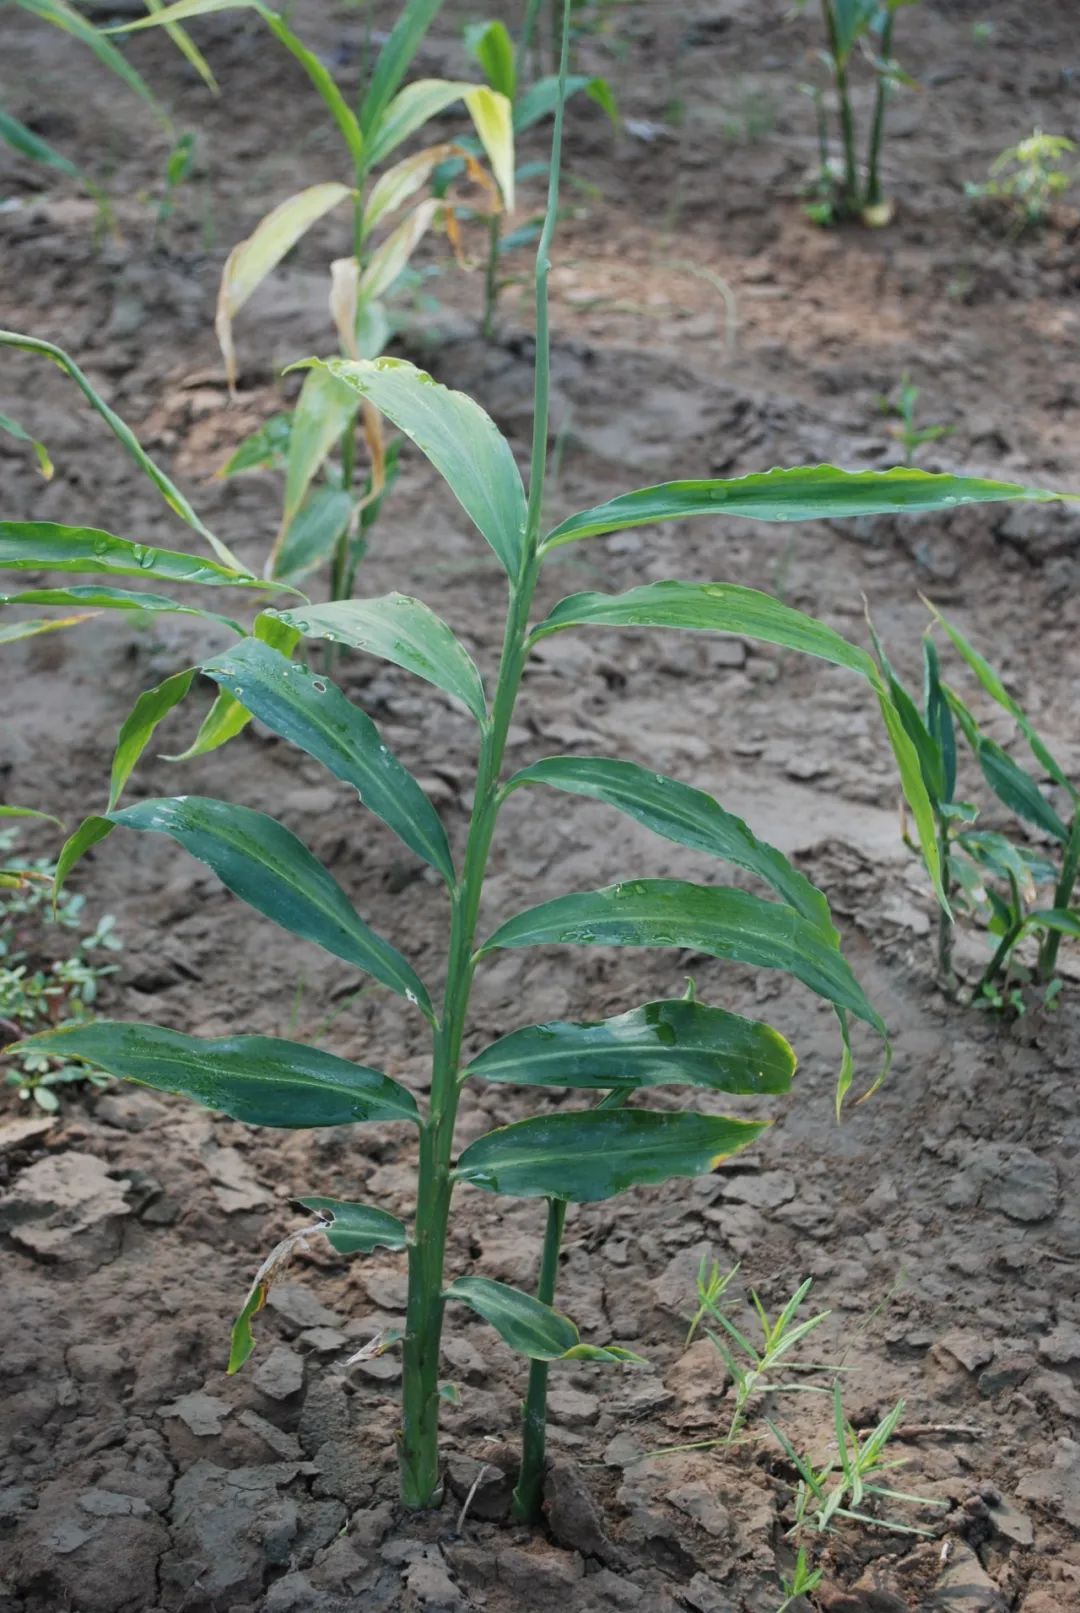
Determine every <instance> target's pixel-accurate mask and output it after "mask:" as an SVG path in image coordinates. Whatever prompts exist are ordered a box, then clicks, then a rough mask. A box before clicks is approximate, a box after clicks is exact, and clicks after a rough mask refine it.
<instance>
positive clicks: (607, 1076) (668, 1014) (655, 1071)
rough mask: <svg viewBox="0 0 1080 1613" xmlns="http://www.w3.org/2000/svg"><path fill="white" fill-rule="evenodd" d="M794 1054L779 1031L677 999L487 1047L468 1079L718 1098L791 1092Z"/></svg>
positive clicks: (535, 1028)
mask: <svg viewBox="0 0 1080 1613" xmlns="http://www.w3.org/2000/svg"><path fill="white" fill-rule="evenodd" d="M794 1073H795V1054H794V1053H793V1052H792V1050H791V1048H790V1046H789V1045H788V1043H787V1042H786V1041H785V1040H784V1038H783V1037H782V1036H781V1035H780V1033H779V1031H775V1030H773V1029H772V1027H771V1026H770V1025H763V1024H761V1023H760V1022H759V1021H757V1020H753V1019H743V1018H741V1017H740V1016H739V1015H738V1014H730V1013H728V1012H727V1011H726V1010H725V1009H723V1008H709V1007H707V1006H706V1005H705V1004H704V1003H699V1002H691V1001H687V1000H686V999H685V998H677V999H676V1000H675V1001H672V1002H655V1003H646V1004H645V1005H644V1006H643V1007H641V1008H632V1009H630V1011H629V1012H628V1013H625V1014H618V1015H616V1016H615V1018H613V1019H602V1020H597V1021H595V1022H594V1023H592V1024H585V1025H574V1024H567V1023H565V1022H563V1021H558V1020H556V1021H554V1022H553V1023H550V1024H546V1025H527V1026H525V1027H524V1028H523V1029H521V1030H517V1031H512V1032H511V1033H510V1035H509V1036H503V1037H501V1038H500V1040H499V1041H497V1042H493V1043H492V1045H491V1046H490V1047H486V1048H485V1049H484V1051H483V1052H482V1053H479V1054H478V1055H477V1057H476V1058H474V1059H471V1060H470V1061H469V1065H468V1069H467V1071H466V1074H468V1075H478V1076H481V1077H482V1078H483V1079H484V1080H485V1081H513V1082H519V1083H522V1084H525V1085H529V1086H553V1087H576V1088H579V1089H582V1090H585V1091H608V1090H614V1089H616V1088H625V1089H627V1090H631V1091H632V1090H634V1089H635V1088H639V1087H654V1086H676V1085H683V1084H685V1085H688V1086H695V1087H705V1088H707V1089H708V1090H710V1091H713V1092H750V1093H753V1092H787V1091H788V1090H789V1088H790V1086H791V1078H792V1076H793V1075H794Z"/></svg>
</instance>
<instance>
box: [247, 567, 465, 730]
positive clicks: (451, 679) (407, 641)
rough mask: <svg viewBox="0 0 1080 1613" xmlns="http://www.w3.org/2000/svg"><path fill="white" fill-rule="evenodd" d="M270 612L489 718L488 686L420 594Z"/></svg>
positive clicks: (300, 630) (299, 629)
mask: <svg viewBox="0 0 1080 1613" xmlns="http://www.w3.org/2000/svg"><path fill="white" fill-rule="evenodd" d="M267 614H268V615H270V616H272V617H273V618H274V619H275V620H277V621H280V622H285V623H286V624H287V625H288V626H290V627H293V628H295V629H296V631H297V632H298V633H301V634H303V636H304V637H305V638H323V639H328V640H329V641H330V642H331V643H332V644H348V645H349V646H350V647H351V648H352V649H354V650H366V651H367V652H368V654H369V655H378V656H381V657H382V659H383V660H384V661H392V662H393V664H394V665H395V666H400V667H404V668H405V670H406V671H407V672H414V673H415V674H416V676H417V677H418V678H424V679H426V681H427V682H428V683H433V684H434V685H435V687H436V688H437V689H442V690H443V691H444V693H446V694H448V695H453V697H454V698H455V700H460V701H461V702H462V704H463V705H465V706H466V707H467V708H468V709H469V711H471V712H472V714H473V716H474V717H475V718H476V720H477V722H479V723H483V722H484V720H485V718H486V715H487V706H486V702H485V699H484V686H483V684H482V683H481V682H480V674H479V672H478V671H477V670H476V665H475V663H474V662H473V660H472V658H471V656H470V655H469V653H468V651H467V650H465V649H464V648H463V647H462V646H461V644H459V642H458V640H457V639H456V638H455V637H454V635H453V633H452V632H451V631H450V629H449V628H448V627H447V625H446V623H445V622H444V621H442V620H441V619H440V618H439V617H438V616H436V615H435V613H434V611H432V610H429V609H428V607H427V606H426V605H425V604H423V602H422V601H421V600H419V599H410V598H408V597H407V595H405V594H383V595H382V597H381V598H379V599H347V600H341V601H339V602H338V603H337V604H335V605H305V606H304V607H303V609H301V610H283V611H269V612H267Z"/></svg>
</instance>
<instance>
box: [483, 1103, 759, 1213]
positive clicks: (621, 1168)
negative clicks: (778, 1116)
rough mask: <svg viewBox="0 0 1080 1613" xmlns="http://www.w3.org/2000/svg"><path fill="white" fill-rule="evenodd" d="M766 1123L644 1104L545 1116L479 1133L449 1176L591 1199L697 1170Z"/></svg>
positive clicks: (500, 1188) (499, 1189)
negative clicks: (663, 1110)
mask: <svg viewBox="0 0 1080 1613" xmlns="http://www.w3.org/2000/svg"><path fill="white" fill-rule="evenodd" d="M766 1128H767V1122H760V1121H751V1120H729V1119H727V1118H726V1117H725V1116H723V1115H698V1114H654V1113H652V1112H651V1111H649V1110H646V1109H590V1110H586V1111H585V1112H584V1113H580V1114H558V1115H543V1116H540V1117H538V1118H537V1119H534V1120H522V1121H519V1122H518V1124H517V1125H514V1126H502V1127H501V1128H500V1129H499V1130H498V1131H489V1132H488V1133H487V1135H486V1136H484V1137H480V1138H478V1139H477V1141H476V1142H474V1143H471V1144H470V1145H469V1147H468V1148H466V1150H465V1152H464V1153H463V1154H462V1156H461V1158H460V1159H459V1161H458V1164H457V1169H456V1170H455V1172H454V1176H455V1178H456V1179H457V1180H458V1181H459V1182H468V1183H470V1184H471V1185H472V1186H473V1187H479V1188H482V1189H483V1191H484V1192H485V1193H506V1194H508V1195H510V1196H511V1197H512V1198H555V1199H566V1200H569V1201H570V1202H571V1203H574V1204H594V1203H596V1202H597V1201H598V1200H600V1199H609V1198H612V1197H614V1195H615V1194H616V1193H622V1192H624V1191H625V1190H626V1189H627V1188H629V1187H646V1186H653V1185H654V1184H656V1183H658V1182H666V1181H669V1180H670V1179H671V1178H672V1177H673V1176H703V1175H705V1174H706V1173H707V1172H709V1171H712V1170H715V1169H716V1167H717V1165H719V1164H720V1162H721V1161H722V1160H724V1159H727V1158H728V1157H729V1155H731V1154H734V1153H736V1152H737V1151H738V1150H739V1149H740V1148H745V1147H746V1146H747V1144H748V1143H752V1142H753V1141H754V1139H755V1138H756V1137H758V1136H760V1134H761V1133H762V1132H763V1131H765V1130H766Z"/></svg>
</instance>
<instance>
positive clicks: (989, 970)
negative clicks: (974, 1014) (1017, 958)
mask: <svg viewBox="0 0 1080 1613" xmlns="http://www.w3.org/2000/svg"><path fill="white" fill-rule="evenodd" d="M1026 922H1027V921H1026V919H1025V918H1024V917H1023V915H1021V917H1020V918H1018V919H1017V920H1016V921H1015V923H1013V924H1011V925H1010V926H1009V928H1008V929H1007V930H1006V931H1005V934H1004V935H1003V936H1002V937H1001V940H1000V942H999V943H998V949H997V951H996V952H995V953H994V956H993V957H992V958H991V959H990V962H989V963H988V964H987V966H986V968H985V969H984V970H983V973H982V975H981V976H980V979H979V983H978V985H977V986H976V987H975V990H974V991H973V992H972V994H971V1001H972V1002H973V1003H977V1002H978V1000H979V998H980V997H981V996H982V995H983V992H984V991H985V990H986V988H987V986H989V985H992V984H993V982H994V980H995V979H996V977H997V975H998V974H999V972H1000V971H1001V969H1002V968H1003V967H1004V965H1005V963H1006V962H1007V960H1008V957H1009V954H1010V952H1011V951H1012V950H1013V948H1014V947H1015V946H1016V944H1017V942H1018V941H1019V940H1020V937H1021V936H1022V935H1023V933H1024V925H1025V924H1026Z"/></svg>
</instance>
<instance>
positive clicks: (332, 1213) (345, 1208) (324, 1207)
mask: <svg viewBox="0 0 1080 1613" xmlns="http://www.w3.org/2000/svg"><path fill="white" fill-rule="evenodd" d="M296 1202H297V1203H298V1204H302V1205H303V1206H304V1209H305V1210H314V1212H315V1214H316V1215H317V1216H319V1218H320V1219H321V1220H323V1221H325V1223H326V1225H325V1227H324V1228H323V1230H324V1231H325V1233H326V1238H327V1242H328V1243H329V1244H330V1247H331V1248H332V1249H336V1250H337V1252H338V1254H339V1255H355V1254H370V1252H371V1250H372V1249H405V1248H407V1247H408V1243H409V1234H408V1230H407V1228H406V1226H405V1223H404V1222H403V1221H399V1220H398V1218H397V1216H396V1215H390V1214H389V1212H388V1211H386V1210H376V1209H373V1208H372V1206H371V1205H369V1204H349V1203H347V1202H345V1201H344V1200H342V1199H323V1198H310V1199H297V1201H296Z"/></svg>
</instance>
